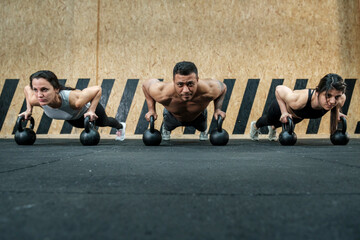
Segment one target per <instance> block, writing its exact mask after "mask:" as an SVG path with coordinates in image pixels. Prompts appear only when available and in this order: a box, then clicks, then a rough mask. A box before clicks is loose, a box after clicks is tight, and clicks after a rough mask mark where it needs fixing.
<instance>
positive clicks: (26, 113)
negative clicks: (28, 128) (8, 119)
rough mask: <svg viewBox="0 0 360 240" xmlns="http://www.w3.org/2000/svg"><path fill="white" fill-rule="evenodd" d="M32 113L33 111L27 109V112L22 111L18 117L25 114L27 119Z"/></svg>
mask: <svg viewBox="0 0 360 240" xmlns="http://www.w3.org/2000/svg"><path fill="white" fill-rule="evenodd" d="M31 114H32V112H29V111H25V112H22V113H20V114H19V116H18V117H21V116H23V117H24V118H25V120H27V119H29V118H30V117H31Z"/></svg>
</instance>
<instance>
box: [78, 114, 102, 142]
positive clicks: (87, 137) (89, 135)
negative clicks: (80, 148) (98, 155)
mask: <svg viewBox="0 0 360 240" xmlns="http://www.w3.org/2000/svg"><path fill="white" fill-rule="evenodd" d="M84 127H85V130H83V131H82V132H81V134H80V142H81V143H82V145H84V146H94V145H97V144H98V143H99V142H100V134H99V132H98V131H97V130H96V128H95V123H94V122H91V121H90V117H89V116H87V117H86V118H85V119H84Z"/></svg>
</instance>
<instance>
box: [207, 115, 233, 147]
mask: <svg viewBox="0 0 360 240" xmlns="http://www.w3.org/2000/svg"><path fill="white" fill-rule="evenodd" d="M222 124H223V119H222V117H221V116H220V115H219V116H218V120H217V128H216V129H214V130H213V131H211V134H210V142H211V144H212V145H217V146H224V145H226V144H227V143H228V141H229V134H228V132H227V131H226V130H224V129H222Z"/></svg>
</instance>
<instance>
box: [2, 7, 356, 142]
mask: <svg viewBox="0 0 360 240" xmlns="http://www.w3.org/2000/svg"><path fill="white" fill-rule="evenodd" d="M0 4H1V10H0V13H1V16H2V18H3V20H2V21H1V23H0V30H1V33H0V34H1V39H0V41H1V46H2V49H4V50H2V55H1V59H0V64H1V72H0V81H1V82H0V83H1V85H3V83H4V81H5V79H7V78H18V79H20V82H19V86H18V89H17V90H16V92H15V97H14V100H13V102H12V104H11V108H10V110H9V112H8V113H7V114H8V116H7V118H6V120H7V122H6V127H5V128H4V127H3V129H2V131H1V133H0V134H1V135H0V136H7V135H9V134H10V133H11V131H12V127H13V123H14V121H15V119H16V115H17V114H18V111H19V109H20V108H21V104H22V101H23V98H22V88H23V87H24V86H25V84H27V81H28V80H27V79H28V76H29V75H30V74H31V73H32V72H34V71H36V70H38V69H51V70H53V71H54V72H55V73H56V74H57V75H58V77H59V78H62V79H67V83H68V84H67V85H70V86H75V84H76V81H77V79H78V78H90V79H91V80H90V83H89V85H94V84H98V85H100V84H101V83H102V80H103V79H115V83H114V86H113V89H112V91H111V94H110V97H109V101H108V105H107V108H106V111H107V113H108V114H109V115H111V116H115V115H116V112H117V109H118V105H119V103H120V100H121V97H122V95H123V91H124V88H125V85H126V82H127V80H128V79H139V84H138V86H137V89H136V92H135V97H134V99H133V101H132V102H131V103H130V104H131V108H130V111H129V115H128V118H127V134H128V135H129V136H132V135H133V134H134V132H135V129H136V127H137V124H138V121H139V117H141V116H140V115H141V110H142V107H143V104H144V100H145V98H144V96H143V94H142V90H141V84H142V82H143V81H144V80H145V79H148V78H154V77H155V78H162V79H164V81H168V82H170V81H172V68H173V66H174V64H175V63H176V62H178V61H182V60H188V61H193V62H195V63H196V64H197V66H198V69H199V75H200V77H201V78H209V77H212V78H217V79H219V80H221V81H222V80H224V79H227V78H230V79H236V82H235V85H234V90H233V92H232V95H231V99H230V102H229V106H228V111H227V119H226V121H225V123H224V128H225V129H227V130H228V131H229V132H232V130H233V128H234V124H235V121H236V118H237V114H238V111H239V108H240V103H241V101H242V98H243V94H244V91H245V86H246V84H247V81H248V79H260V82H259V86H258V89H257V92H256V96H255V99H254V103H253V106H252V110H251V114H250V117H249V121H248V123H247V128H246V132H245V134H248V132H249V125H250V122H251V121H253V120H256V119H257V118H258V117H260V115H261V113H262V111H263V108H264V105H265V101H266V99H267V95H268V91H269V88H270V85H271V82H272V79H284V82H283V84H284V85H286V86H289V87H290V88H293V87H294V85H295V82H296V79H300V78H304V79H308V84H307V87H315V86H316V85H317V83H318V81H319V80H320V78H321V77H323V76H324V75H325V74H327V73H329V72H334V73H338V74H340V75H341V76H343V77H344V78H357V79H358V78H359V76H360V70H359V66H360V41H357V40H358V39H359V38H360V20H359V19H360V16H359V15H360V14H359V1H358V0H352V1H351V0H350V1H345V0H344V1H340V0H339V1H337V0H327V1H308V0H303V1H280V0H277V1H246V0H238V1H227V0H216V1H215V0H213V1H212V0H197V1H194V0H182V1H171V0H154V1H146V0H136V1H115V0H92V1H70V0H65V1H46V0H43V1H20V0H13V1H10V0H9V1H2V2H1V3H0ZM359 88H360V86H359V80H358V81H357V82H356V85H355V89H354V93H353V97H352V101H351V105H350V108H349V114H348V115H349V130H350V131H352V132H354V130H355V127H356V123H357V121H359V120H360V110H359V108H358V107H357V103H358V102H359V100H360V94H359V91H360V90H359ZM157 109H158V114H159V121H157V122H156V126H157V127H160V122H161V120H162V116H161V113H162V107H161V106H159V105H158V106H157ZM208 111H209V124H210V120H211V114H212V113H213V105H212V104H211V105H210V107H209V108H208ZM41 112H42V111H41V109H38V110H37V112H36V114H35V118H36V120H37V121H39V119H40V117H41ZM308 122H309V121H308V120H305V121H303V122H302V123H301V124H299V125H298V126H297V127H296V131H297V133H298V135H299V136H302V135H304V134H305V133H306V127H307V125H308ZM62 123H63V121H54V122H53V123H52V125H51V129H50V131H49V133H51V134H55V135H56V134H59V133H60V130H61V127H62ZM328 126H329V118H328V116H326V117H324V119H323V120H322V121H321V124H320V128H319V134H327V133H328V128H329V127H328ZM182 130H183V129H181V128H179V129H177V130H175V132H174V135H177V136H181V135H182ZM78 132H79V131H77V130H73V133H78ZM101 133H102V134H103V135H106V134H108V133H109V129H103V130H101Z"/></svg>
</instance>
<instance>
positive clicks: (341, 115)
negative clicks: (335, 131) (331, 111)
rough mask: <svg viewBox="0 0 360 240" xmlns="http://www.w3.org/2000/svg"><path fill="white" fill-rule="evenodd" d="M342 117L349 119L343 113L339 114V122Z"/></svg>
mask: <svg viewBox="0 0 360 240" xmlns="http://www.w3.org/2000/svg"><path fill="white" fill-rule="evenodd" d="M341 117H344V118H345V119H346V118H347V116H346V115H345V114H343V113H341V112H339V116H338V119H337V120H338V121H341Z"/></svg>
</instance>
